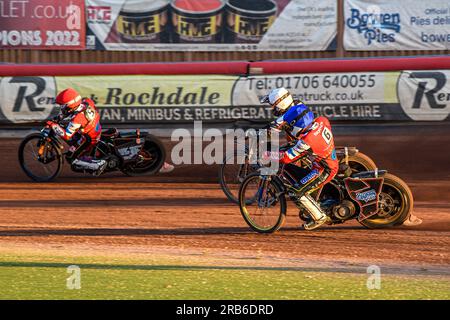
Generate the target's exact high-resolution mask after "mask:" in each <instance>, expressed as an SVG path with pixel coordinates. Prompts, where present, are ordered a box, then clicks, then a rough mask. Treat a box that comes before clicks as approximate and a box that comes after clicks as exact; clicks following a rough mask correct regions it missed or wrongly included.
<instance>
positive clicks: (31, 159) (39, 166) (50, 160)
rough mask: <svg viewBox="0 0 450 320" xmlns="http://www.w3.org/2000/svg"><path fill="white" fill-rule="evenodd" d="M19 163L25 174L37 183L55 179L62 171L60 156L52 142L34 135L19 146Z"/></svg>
mask: <svg viewBox="0 0 450 320" xmlns="http://www.w3.org/2000/svg"><path fill="white" fill-rule="evenodd" d="M19 163H20V166H21V167H22V170H23V171H24V172H25V174H26V175H27V176H28V177H30V178H31V179H33V180H34V181H37V182H48V181H51V180H53V179H55V178H56V177H57V176H58V175H59V173H60V172H61V169H62V163H63V160H62V156H61V153H60V152H59V150H58V149H57V147H56V146H55V145H54V144H53V143H52V141H49V140H47V139H46V138H44V137H43V136H42V135H40V134H38V133H36V134H31V135H29V136H28V137H26V138H25V139H24V140H23V141H22V143H21V144H20V146H19Z"/></svg>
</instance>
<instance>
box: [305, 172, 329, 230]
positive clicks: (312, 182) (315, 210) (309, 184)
mask: <svg viewBox="0 0 450 320" xmlns="http://www.w3.org/2000/svg"><path fill="white" fill-rule="evenodd" d="M329 177H330V175H329V173H328V171H327V170H326V169H325V168H323V167H321V166H320V165H318V164H315V165H314V167H313V169H312V170H311V171H310V172H309V173H308V174H307V175H306V176H305V177H304V178H303V179H301V180H300V183H301V184H302V187H301V188H300V190H299V192H298V193H299V202H300V204H301V205H302V207H303V208H304V209H305V210H306V211H307V212H308V214H309V216H310V217H311V218H312V220H311V221H308V222H306V223H305V224H304V225H303V227H304V228H305V229H306V230H313V229H316V228H318V227H320V226H321V225H323V224H324V223H326V222H327V221H328V217H327V215H326V214H325V213H324V212H323V211H322V209H321V208H320V205H319V204H318V203H317V202H316V201H315V200H314V198H313V197H312V196H311V193H313V192H314V191H315V190H317V189H319V188H320V187H321V186H322V185H323V184H324V183H325V182H326V181H327V180H328V179H329Z"/></svg>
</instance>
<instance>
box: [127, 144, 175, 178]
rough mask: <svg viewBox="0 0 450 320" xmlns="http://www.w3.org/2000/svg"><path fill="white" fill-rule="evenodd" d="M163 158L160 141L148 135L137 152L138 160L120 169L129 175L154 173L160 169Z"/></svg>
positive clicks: (164, 156)
mask: <svg viewBox="0 0 450 320" xmlns="http://www.w3.org/2000/svg"><path fill="white" fill-rule="evenodd" d="M165 158H166V151H165V149H164V147H163V145H162V144H161V142H160V141H159V140H158V139H156V138H155V137H153V136H151V135H148V136H147V137H146V139H145V144H144V146H143V148H142V150H141V152H140V153H139V160H138V161H137V162H136V163H133V164H132V165H129V166H127V167H125V168H124V169H123V170H122V171H123V173H125V174H127V175H129V176H139V175H143V174H154V173H156V172H158V171H159V170H160V169H161V167H162V166H163V164H164V161H165Z"/></svg>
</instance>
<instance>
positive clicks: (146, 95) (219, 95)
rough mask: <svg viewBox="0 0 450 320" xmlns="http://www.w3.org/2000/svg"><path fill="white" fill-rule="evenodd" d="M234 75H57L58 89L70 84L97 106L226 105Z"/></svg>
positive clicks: (228, 103)
mask: <svg viewBox="0 0 450 320" xmlns="http://www.w3.org/2000/svg"><path fill="white" fill-rule="evenodd" d="M237 79H238V77H236V76H221V75H202V76H198V75H187V76H178V75H176V76H149V75H127V76H80V77H56V84H57V88H58V90H60V89H62V88H67V87H72V88H74V89H75V90H78V91H79V92H80V94H81V96H83V97H91V98H92V99H93V100H94V101H95V102H96V105H97V106H99V107H128V106H130V107H150V106H158V107H201V106H215V107H227V106H228V107H229V106H230V105H231V95H232V89H233V85H234V83H235V81H236V80H237Z"/></svg>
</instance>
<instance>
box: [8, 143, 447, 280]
mask: <svg viewBox="0 0 450 320" xmlns="http://www.w3.org/2000/svg"><path fill="white" fill-rule="evenodd" d="M17 144H18V141H17V140H1V141H0V152H1V153H2V155H7V156H6V157H3V159H2V160H0V174H1V175H2V180H1V181H2V182H0V190H1V192H0V247H8V246H11V247H13V246H17V245H19V246H20V245H23V246H26V247H28V248H30V247H31V248H32V247H39V246H42V245H44V246H50V247H51V246H62V247H64V246H71V247H74V246H75V247H76V246H80V247H86V246H87V247H92V248H96V247H98V248H103V247H107V248H108V250H115V249H117V250H120V251H121V252H123V251H125V252H133V250H137V248H142V247H148V248H160V249H161V250H163V251H164V250H165V251H167V252H171V250H181V251H183V250H191V251H194V252H204V251H205V250H206V251H209V252H217V253H220V254H222V255H224V256H226V255H233V256H248V255H250V256H251V255H264V256H266V257H277V258H281V259H286V260H289V259H306V261H311V263H313V262H314V261H319V260H329V261H347V262H364V263H366V262H367V263H377V262H379V263H394V264H398V265H414V266H429V265H434V266H439V267H442V268H444V269H445V270H448V265H449V264H450V255H449V250H448V249H449V246H450V202H449V201H448V193H449V190H450V182H449V181H422V180H413V179H410V180H407V181H408V182H409V183H410V184H411V186H412V189H413V192H414V194H415V196H416V195H417V194H418V193H421V192H422V191H424V192H425V190H430V189H432V188H436V190H438V191H436V192H435V193H433V192H430V193H429V194H427V195H426V196H416V206H415V210H414V212H415V214H416V215H417V216H418V217H419V218H421V219H423V220H424V222H423V224H422V225H420V226H416V227H404V226H402V227H398V228H394V229H386V230H367V229H365V228H363V227H362V226H360V225H359V224H358V223H357V222H350V223H346V224H343V225H337V226H327V227H324V228H322V229H319V230H317V231H313V232H307V231H304V230H301V229H299V224H300V221H299V219H298V217H297V213H296V210H295V207H294V205H293V204H292V203H289V205H288V207H289V210H288V219H287V221H286V223H285V226H284V228H283V229H282V230H281V231H279V232H277V233H275V234H271V235H260V234H256V233H253V232H251V231H250V230H249V228H248V227H247V226H246V224H245V222H244V221H243V219H242V217H241V216H240V213H239V209H238V208H237V207H236V206H235V205H232V204H230V203H228V202H227V201H226V199H225V197H224V195H223V193H222V191H221V190H220V188H219V186H218V185H217V184H214V183H207V184H205V183H199V182H196V183H178V182H175V181H182V179H183V174H182V173H180V171H181V170H182V168H177V169H176V171H178V173H176V171H174V173H173V174H171V175H169V177H168V178H169V180H170V181H173V182H172V183H167V182H164V183H163V182H161V181H164V180H165V179H167V177H165V176H163V175H160V176H156V177H140V178H127V177H124V176H122V175H120V174H112V175H111V174H110V175H106V176H104V177H100V178H92V177H83V176H79V175H73V174H72V173H69V172H67V171H65V172H64V173H63V175H62V177H61V178H60V179H58V181H57V182H55V183H48V184H38V183H32V182H29V181H28V179H27V178H26V177H25V176H24V174H23V173H22V172H21V171H20V169H19V167H18V164H17V161H16V160H15V159H16V158H15V157H16V156H15V154H16V149H17ZM8 155H9V156H8ZM186 170H187V169H186ZM211 170H212V169H211ZM192 171H194V170H187V172H189V174H188V176H189V175H192ZM211 172H212V173H211V174H216V171H215V170H212V171H211ZM197 175H198V171H197ZM203 176H204V175H203ZM208 179H211V178H210V177H209V178H208ZM436 194H438V195H441V196H439V197H438V196H437V195H436ZM442 195H445V197H443V196H442ZM449 273H450V271H449Z"/></svg>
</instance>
